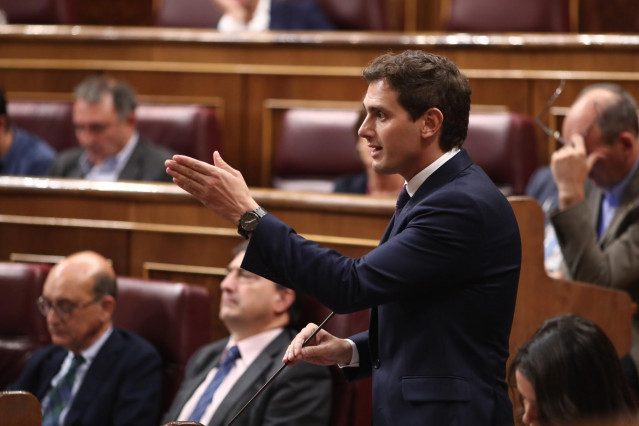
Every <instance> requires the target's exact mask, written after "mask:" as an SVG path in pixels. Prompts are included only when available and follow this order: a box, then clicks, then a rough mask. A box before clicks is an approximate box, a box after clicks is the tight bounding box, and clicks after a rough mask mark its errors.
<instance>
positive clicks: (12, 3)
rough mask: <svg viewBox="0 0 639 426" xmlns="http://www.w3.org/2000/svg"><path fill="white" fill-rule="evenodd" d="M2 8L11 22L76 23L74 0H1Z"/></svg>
mask: <svg viewBox="0 0 639 426" xmlns="http://www.w3.org/2000/svg"><path fill="white" fill-rule="evenodd" d="M0 10H3V11H4V12H5V14H6V15H7V21H8V22H9V23H10V24H54V25H71V24H75V23H76V10H75V4H74V2H73V0H28V1H25V0H23V1H18V0H0Z"/></svg>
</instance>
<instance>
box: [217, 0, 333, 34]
mask: <svg viewBox="0 0 639 426" xmlns="http://www.w3.org/2000/svg"><path fill="white" fill-rule="evenodd" d="M211 1H212V2H213V3H214V4H216V5H217V6H218V7H220V9H222V12H223V15H222V17H221V18H220V20H219V21H218V23H217V29H218V30H219V31H224V32H231V31H266V30H276V31H282V30H285V31H304V30H333V29H335V28H334V26H333V24H332V23H331V21H330V20H328V19H327V18H326V16H325V15H324V12H323V11H322V8H321V7H320V6H319V5H318V4H317V3H316V2H315V1H314V0H211Z"/></svg>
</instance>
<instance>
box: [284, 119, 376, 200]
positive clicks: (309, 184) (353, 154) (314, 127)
mask: <svg viewBox="0 0 639 426" xmlns="http://www.w3.org/2000/svg"><path fill="white" fill-rule="evenodd" d="M358 115H359V112H358V111H356V110H340V109H306V108H295V109H290V110H287V111H285V112H284V113H283V117H282V122H281V126H280V129H281V130H280V135H279V138H278V141H277V142H276V147H275V152H274V159H273V173H272V185H273V187H274V188H278V189H289V190H298V191H320V192H331V191H332V190H333V181H334V180H335V178H336V177H338V176H340V175H343V174H352V173H358V172H363V171H364V165H363V164H362V162H361V161H360V159H359V157H358V155H357V151H356V141H357V135H356V134H355V121H356V120H357V117H358Z"/></svg>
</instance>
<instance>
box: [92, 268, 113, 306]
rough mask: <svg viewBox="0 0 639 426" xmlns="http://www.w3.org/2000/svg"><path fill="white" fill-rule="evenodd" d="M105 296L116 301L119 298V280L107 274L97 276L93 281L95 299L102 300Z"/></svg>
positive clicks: (102, 273)
mask: <svg viewBox="0 0 639 426" xmlns="http://www.w3.org/2000/svg"><path fill="white" fill-rule="evenodd" d="M104 296H113V298H114V299H116V298H117V296H118V282H117V279H116V277H115V276H113V275H111V274H109V273H107V272H101V273H99V274H96V276H95V278H94V281H93V298H94V299H95V300H100V299H101V298H103V297H104Z"/></svg>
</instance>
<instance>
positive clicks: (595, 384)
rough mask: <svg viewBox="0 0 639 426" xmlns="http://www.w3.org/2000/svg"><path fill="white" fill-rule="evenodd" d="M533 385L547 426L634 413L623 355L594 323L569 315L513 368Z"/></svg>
mask: <svg viewBox="0 0 639 426" xmlns="http://www.w3.org/2000/svg"><path fill="white" fill-rule="evenodd" d="M516 370H519V372H520V374H522V375H523V376H524V377H525V378H526V379H527V380H528V381H529V382H530V383H531V385H532V387H533V389H534V391H535V395H536V398H537V416H538V417H539V421H540V423H542V424H563V423H567V422H575V421H577V420H579V419H585V418H588V419H593V418H600V417H607V416H618V415H627V414H629V413H630V412H631V411H632V410H633V409H634V401H633V399H632V396H631V393H630V390H629V388H628V384H627V382H626V379H625V376H624V374H623V371H622V368H621V362H620V361H619V357H618V356H617V352H616V350H615V348H614V346H613V344H612V342H611V341H610V339H609V338H608V337H607V336H606V334H605V333H604V332H603V331H602V330H601V328H599V327H598V326H597V325H596V324H595V323H593V322H592V321H590V320H588V319H585V318H582V317H579V316H576V315H572V314H565V315H560V316H557V317H554V318H551V319H549V320H547V321H546V322H545V323H544V324H543V325H542V326H541V327H540V328H539V330H537V332H536V333H535V334H534V336H533V337H532V338H531V339H530V340H528V341H527V342H526V343H525V344H524V345H523V346H522V347H521V348H520V349H519V350H518V351H517V354H516V355H515V358H514V359H513V361H512V363H511V364H510V369H509V381H510V383H511V385H514V383H515V380H514V377H515V371H516Z"/></svg>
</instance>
